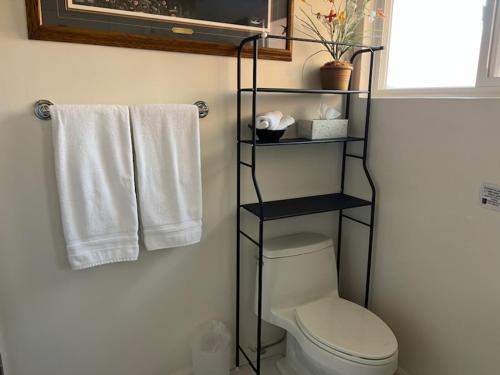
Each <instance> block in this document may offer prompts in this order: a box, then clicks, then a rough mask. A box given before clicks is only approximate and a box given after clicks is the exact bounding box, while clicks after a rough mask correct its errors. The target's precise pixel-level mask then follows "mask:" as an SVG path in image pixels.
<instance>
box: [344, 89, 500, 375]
mask: <svg viewBox="0 0 500 375" xmlns="http://www.w3.org/2000/svg"><path fill="white" fill-rule="evenodd" d="M499 103H500V100H499V99H496V98H495V99H439V98H436V99H418V98H413V99H394V98H393V99H390V98H385V99H375V101H374V107H373V124H372V132H371V134H372V138H371V144H370V162H369V165H370V167H371V170H372V171H373V175H374V178H375V182H376V185H377V188H378V193H379V194H378V213H377V215H376V216H377V219H376V220H377V228H376V231H375V233H376V235H375V249H374V251H375V259H374V270H373V298H372V307H373V309H374V310H375V311H376V312H377V313H378V314H379V315H380V316H382V317H383V318H384V319H385V321H386V322H387V323H388V324H389V325H390V326H391V328H392V329H393V330H394V332H395V334H396V336H397V338H398V341H399V345H400V366H401V367H402V369H403V370H405V372H406V373H407V374H410V375H433V374H435V375H470V374H477V375H489V374H495V373H498V369H499V368H500V358H499V357H498V353H497V352H498V348H500V319H499V317H500V299H499V297H498V296H499V290H498V286H499V285H500V273H499V272H498V271H499V269H500V230H499V228H500V212H496V211H490V210H486V209H484V208H482V207H480V205H479V188H480V185H481V183H483V182H490V183H496V184H500V153H499V148H498V140H499V139H500V127H499V121H498V119H499V118H500V107H499ZM354 163H355V162H354ZM353 189H354V188H353ZM353 191H354V190H353ZM359 255H360V254H359V252H357V254H356V255H355V256H354V257H351V258H350V259H346V262H345V263H346V264H349V263H350V264H360V263H361V260H362V258H361V257H360V256H359ZM348 276H349V277H351V278H353V279H355V277H354V275H352V274H349V275H348ZM351 294H353V295H354V296H356V291H353V292H352V293H351Z"/></svg>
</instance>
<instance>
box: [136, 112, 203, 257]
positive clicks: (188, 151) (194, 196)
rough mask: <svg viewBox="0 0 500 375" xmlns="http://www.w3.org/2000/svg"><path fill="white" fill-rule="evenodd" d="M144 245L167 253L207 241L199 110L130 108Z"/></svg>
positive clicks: (149, 248)
mask: <svg viewBox="0 0 500 375" xmlns="http://www.w3.org/2000/svg"><path fill="white" fill-rule="evenodd" d="M130 116H131V118H130V119H131V122H132V134H133V139H134V148H135V155H136V170H137V174H136V175H137V191H138V198H139V212H140V220H141V229H142V233H143V239H144V244H145V245H146V249H148V250H156V249H166V248H170V247H178V246H185V245H189V244H193V243H196V242H199V241H200V239H201V217H202V198H201V165H200V137H199V127H198V123H199V119H198V109H197V107H196V106H194V105H180V104H170V105H141V106H133V107H131V108H130Z"/></svg>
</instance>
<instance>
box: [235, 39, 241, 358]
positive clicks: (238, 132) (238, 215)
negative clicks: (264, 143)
mask: <svg viewBox="0 0 500 375" xmlns="http://www.w3.org/2000/svg"><path fill="white" fill-rule="evenodd" d="M241 50H242V47H241V46H240V48H239V49H238V62H237V64H238V66H237V71H238V73H237V74H238V76H237V86H238V93H237V103H236V111H237V114H236V117H237V118H236V126H237V128H236V139H237V149H236V163H237V165H236V184H237V186H236V322H235V323H236V327H235V336H236V339H235V341H236V353H235V354H236V358H235V364H236V367H240V282H241V276H240V272H241V267H240V261H241V256H240V254H241V248H240V246H241V240H240V230H241V212H240V206H241V169H240V168H241V164H240V161H241V143H240V141H241V90H240V89H241Z"/></svg>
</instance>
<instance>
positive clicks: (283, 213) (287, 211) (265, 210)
mask: <svg viewBox="0 0 500 375" xmlns="http://www.w3.org/2000/svg"><path fill="white" fill-rule="evenodd" d="M263 39H281V40H286V41H287V42H290V41H292V40H294V41H301V42H309V43H316V44H317V43H320V44H328V45H341V46H346V47H349V48H355V49H354V50H353V53H352V55H351V58H350V62H351V63H355V61H356V60H357V59H358V60H359V57H360V56H363V55H365V56H368V57H369V61H370V63H369V75H368V82H367V83H368V84H367V88H365V87H361V90H360V89H353V90H319V89H316V90H315V89H307V88H286V87H258V85H257V82H258V79H257V78H258V77H257V72H258V65H259V59H258V55H259V48H260V47H259V43H260V42H261V41H262V40H263ZM249 44H250V46H249ZM260 44H261V45H262V43H260ZM246 47H247V48H246ZM381 49H383V47H381V46H360V45H353V44H345V43H338V42H333V41H332V42H328V41H327V42H325V41H324V40H313V39H305V38H293V37H290V36H277V35H267V34H258V35H254V36H250V37H248V38H245V39H243V40H242V41H241V43H240V46H239V48H238V60H237V102H236V104H237V123H236V126H237V169H236V171H237V172H236V173H237V192H236V207H237V212H236V331H235V344H236V345H235V346H236V358H235V359H236V361H235V364H236V366H237V367H238V366H239V365H240V357H241V356H243V357H245V359H247V360H248V361H249V363H250V367H251V368H252V370H253V371H254V372H255V374H256V375H262V374H261V372H262V371H261V353H262V348H263V344H262V326H263V324H262V322H263V316H262V313H263V311H262V310H263V303H262V298H263V288H264V287H265V286H266V285H265V283H264V278H263V261H262V259H263V257H264V255H263V252H264V246H265V245H264V242H265V241H264V227H265V226H266V225H267V222H268V221H271V220H278V219H285V218H290V217H299V216H303V215H311V214H318V213H323V212H331V211H338V223H337V226H338V230H337V244H336V253H337V258H336V260H337V272H338V273H339V274H340V272H341V267H340V266H341V262H340V260H341V259H342V256H341V254H342V237H343V236H342V232H343V231H342V227H343V221H344V220H351V221H353V222H355V223H358V224H359V225H363V226H366V227H367V228H368V230H369V233H368V254H367V263H366V280H365V282H366V283H365V295H364V306H365V307H368V302H369V294H370V275H371V263H372V253H373V233H374V222H375V201H376V189H375V184H374V182H373V179H372V177H371V175H370V172H369V169H368V166H367V164H366V162H367V155H368V138H369V128H370V113H371V104H372V103H371V95H370V93H371V89H372V78H373V67H374V59H375V52H376V51H380V50H381ZM245 50H250V51H251V52H252V54H251V55H252V70H251V71H252V76H251V77H252V81H251V87H250V88H249V87H242V86H241V82H242V71H243V69H242V58H243V52H244V51H245ZM262 84H263V85H265V82H263V83H262ZM363 89H365V90H366V91H363ZM268 93H269V94H270V96H272V95H277V96H279V95H280V94H281V95H282V96H284V94H295V95H302V94H303V95H307V94H313V95H314V94H316V95H323V94H326V95H342V96H344V98H343V99H345V118H349V115H350V113H351V112H352V110H350V108H351V99H352V98H353V97H352V95H351V94H368V96H367V101H366V107H365V108H366V109H365V116H364V118H365V121H364V124H365V127H364V133H363V134H359V133H358V134H359V135H360V137H362V138H360V137H346V138H330V139H317V140H309V139H304V138H285V139H281V140H279V141H276V142H261V141H258V139H257V134H256V132H254V131H255V129H253V128H251V130H252V133H251V134H248V135H247V138H246V139H242V133H243V128H246V123H244V121H243V117H244V116H243V113H246V112H243V109H242V103H243V102H245V104H247V105H248V104H251V115H252V117H251V118H256V116H257V113H258V105H257V102H258V100H257V99H258V97H261V96H263V95H268ZM245 95H246V96H247V98H246V99H251V100H243V96H245ZM248 96H250V98H248ZM269 100H270V98H269ZM246 102H251V103H246ZM254 125H255V124H254ZM248 138H250V139H248ZM348 142H362V143H363V151H362V152H361V151H359V154H354V153H351V152H350V150H349V147H348V146H349V145H348ZM316 143H317V144H320V143H339V145H340V144H341V145H342V147H341V148H342V158H341V159H340V160H339V164H340V166H341V171H342V173H341V176H340V192H339V193H335V194H325V195H316V196H308V197H300V198H292V199H282V200H274V201H268V202H265V201H264V200H263V199H262V193H261V188H260V185H259V178H258V176H257V173H256V169H257V164H258V159H259V158H258V157H257V154H258V153H259V152H261V151H263V150H262V148H261V147H260V146H286V145H305V144H316ZM242 145H250V146H252V147H250V149H249V150H245V151H248V153H249V154H251V161H248V162H244V161H242V150H241V148H242ZM254 145H255V146H256V147H253V146H254ZM243 147H244V146H243ZM282 151H283V150H282ZM245 156H247V155H245ZM348 157H349V158H350V157H354V158H358V159H360V160H362V161H363V169H362V171H363V172H362V173H364V176H365V177H366V180H367V182H368V184H369V185H370V189H371V197H370V198H369V199H370V200H364V199H360V198H357V197H353V196H351V195H347V194H344V193H345V192H346V190H345V186H344V185H345V180H346V170H347V169H348V167H349V164H350V163H346V160H347V158H348ZM242 167H247V168H250V169H251V174H249V175H250V176H251V183H252V184H253V188H254V190H255V194H256V197H257V203H250V204H242V199H241V198H242V191H241V190H242V184H243V182H242ZM318 172H321V171H320V170H318ZM245 177H249V176H245ZM356 207H366V208H367V210H368V209H369V210H370V219H369V220H366V221H362V220H358V219H356V218H355V217H351V216H350V215H348V214H347V212H345V210H347V209H350V208H356ZM242 208H243V209H245V210H246V211H248V212H249V213H251V214H253V215H255V216H254V217H256V218H257V220H258V236H255V237H251V236H249V235H248V234H247V233H246V232H245V231H243V230H242V229H243V228H242V220H241V215H242V212H243V210H242ZM261 215H262V216H261ZM242 240H248V241H250V243H252V244H253V245H255V246H256V247H257V249H258V253H257V259H258V262H257V275H256V276H257V277H256V285H255V301H256V315H257V324H256V326H257V327H256V328H257V332H256V339H257V345H256V356H255V357H256V358H255V362H252V361H250V358H249V357H248V356H247V354H246V353H245V351H244V350H243V348H242V347H241V345H240V343H241V340H240V316H241V301H240V300H241V290H240V289H241V267H242V264H243V263H244V262H243V261H242V257H241V241H242Z"/></svg>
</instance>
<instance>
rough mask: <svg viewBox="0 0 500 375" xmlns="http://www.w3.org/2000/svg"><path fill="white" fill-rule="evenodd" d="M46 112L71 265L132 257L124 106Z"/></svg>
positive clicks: (134, 237) (133, 217)
mask: <svg viewBox="0 0 500 375" xmlns="http://www.w3.org/2000/svg"><path fill="white" fill-rule="evenodd" d="M50 112H51V116H52V134H53V143H54V160H55V169H56V177H57V185H58V191H59V201H60V206H61V214H62V224H63V230H64V236H65V239H66V247H67V251H68V258H69V263H70V265H71V267H72V268H73V269H82V268H88V267H93V266H98V265H101V264H106V263H113V262H122V261H131V260H136V259H137V256H138V253H139V246H138V233H137V232H138V220H137V203H136V197H135V186H134V173H133V170H134V168H133V154H132V140H131V134H130V121H129V111H128V108H127V107H126V106H112V105H110V106H103V105H95V106H90V105H54V106H52V107H51V109H50Z"/></svg>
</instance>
